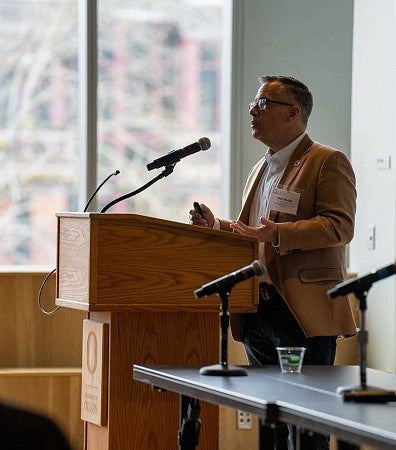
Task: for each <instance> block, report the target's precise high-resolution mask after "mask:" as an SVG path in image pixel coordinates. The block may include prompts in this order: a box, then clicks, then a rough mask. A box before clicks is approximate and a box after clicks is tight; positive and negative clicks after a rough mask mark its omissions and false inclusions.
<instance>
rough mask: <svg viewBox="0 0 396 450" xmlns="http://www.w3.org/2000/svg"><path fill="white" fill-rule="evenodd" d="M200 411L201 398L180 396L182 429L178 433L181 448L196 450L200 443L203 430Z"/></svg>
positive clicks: (181, 449)
mask: <svg viewBox="0 0 396 450" xmlns="http://www.w3.org/2000/svg"><path fill="white" fill-rule="evenodd" d="M200 411H201V406H200V404H199V400H197V399H195V398H192V397H187V396H184V395H181V396H180V431H179V434H178V444H179V449H180V450H195V447H196V446H197V445H198V443H199V432H200V430H201V420H200V419H199V414H200Z"/></svg>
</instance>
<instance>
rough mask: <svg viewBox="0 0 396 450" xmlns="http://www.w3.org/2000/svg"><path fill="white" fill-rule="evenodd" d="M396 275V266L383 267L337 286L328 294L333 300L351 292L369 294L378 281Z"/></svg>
mask: <svg viewBox="0 0 396 450" xmlns="http://www.w3.org/2000/svg"><path fill="white" fill-rule="evenodd" d="M395 273H396V264H389V266H385V267H382V268H381V269H378V270H373V271H372V272H370V273H368V274H367V275H363V276H361V277H354V278H351V279H350V280H346V281H344V282H342V283H340V284H337V286H335V287H334V288H333V289H330V290H329V291H327V294H328V295H329V296H330V297H331V298H335V297H338V296H340V295H347V294H350V293H351V292H354V293H358V292H362V293H363V292H367V291H368V290H369V289H370V288H371V285H372V284H374V283H375V282H376V281H379V280H383V279H384V278H388V277H390V276H391V275H394V274H395Z"/></svg>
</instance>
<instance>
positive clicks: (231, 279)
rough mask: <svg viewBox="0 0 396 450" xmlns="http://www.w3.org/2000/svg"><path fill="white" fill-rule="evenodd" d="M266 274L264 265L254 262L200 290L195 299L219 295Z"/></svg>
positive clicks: (257, 261) (205, 285)
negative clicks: (238, 284) (242, 282)
mask: <svg viewBox="0 0 396 450" xmlns="http://www.w3.org/2000/svg"><path fill="white" fill-rule="evenodd" d="M264 272H265V267H264V265H263V263H262V262H261V261H259V260H256V261H253V262H252V264H249V265H248V266H245V267H242V269H239V270H237V271H235V272H231V273H229V274H228V275H224V276H223V277H220V278H217V279H216V280H213V281H211V282H209V283H207V284H204V285H203V286H201V287H200V288H199V289H197V290H195V291H194V296H195V298H201V297H205V296H207V295H211V294H217V293H221V292H224V291H226V290H229V289H231V288H232V287H233V286H234V285H235V284H237V283H239V282H241V281H245V280H247V279H249V278H252V277H254V276H256V275H262V274H263V273H264Z"/></svg>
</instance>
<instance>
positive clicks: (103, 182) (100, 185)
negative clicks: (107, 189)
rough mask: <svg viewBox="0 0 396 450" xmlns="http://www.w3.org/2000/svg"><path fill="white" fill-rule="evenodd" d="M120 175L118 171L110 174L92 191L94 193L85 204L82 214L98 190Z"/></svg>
mask: <svg viewBox="0 0 396 450" xmlns="http://www.w3.org/2000/svg"><path fill="white" fill-rule="evenodd" d="M119 173H120V171H119V170H116V171H115V172H112V173H111V174H110V175H109V176H108V177H107V178H106V179H105V180H103V181H102V182H101V183H100V184H99V186H98V187H97V188H96V189H95V190H94V193H93V194H92V195H91V197H90V198H89V200H88V202H87V204H86V205H85V208H84V212H87V209H88V206H89V205H90V204H91V202H92V200H93V199H94V198H95V195H96V194H97V193H98V192H99V189H100V188H101V187H102V186H103V185H104V184H105V183H106V182H107V181H108V180H109V179H110V178H111V177H112V176H113V175H118V174H119Z"/></svg>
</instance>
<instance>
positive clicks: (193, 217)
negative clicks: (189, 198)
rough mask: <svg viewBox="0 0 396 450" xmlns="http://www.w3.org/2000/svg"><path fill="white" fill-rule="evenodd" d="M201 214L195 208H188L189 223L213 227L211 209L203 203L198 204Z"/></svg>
mask: <svg viewBox="0 0 396 450" xmlns="http://www.w3.org/2000/svg"><path fill="white" fill-rule="evenodd" d="M200 207H201V210H202V213H203V216H201V214H199V213H198V212H197V211H195V209H191V210H190V224H191V225H199V226H200V227H206V228H213V224H214V220H215V218H214V215H213V213H212V211H211V210H210V209H209V208H208V207H207V206H206V205H204V204H203V203H201V204H200Z"/></svg>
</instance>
